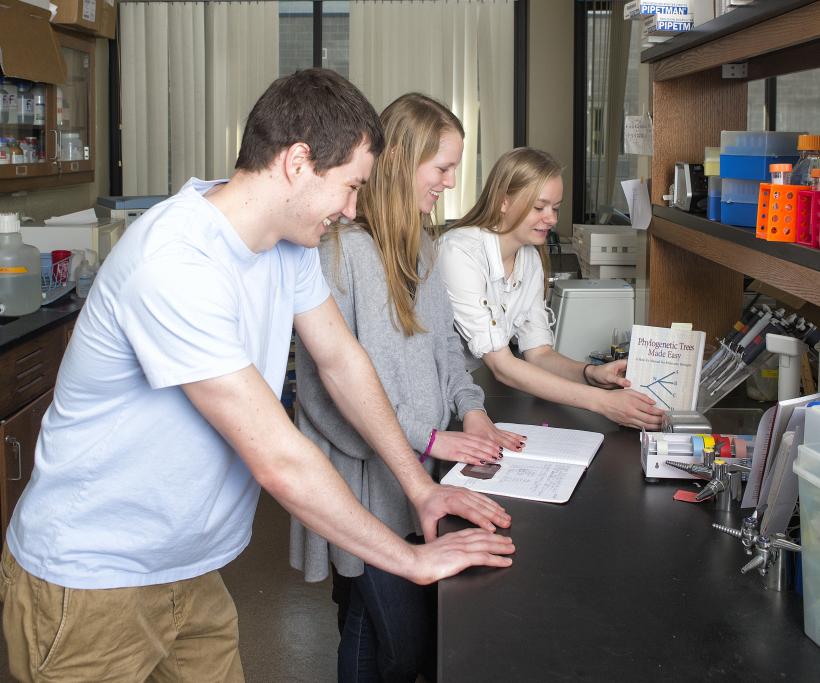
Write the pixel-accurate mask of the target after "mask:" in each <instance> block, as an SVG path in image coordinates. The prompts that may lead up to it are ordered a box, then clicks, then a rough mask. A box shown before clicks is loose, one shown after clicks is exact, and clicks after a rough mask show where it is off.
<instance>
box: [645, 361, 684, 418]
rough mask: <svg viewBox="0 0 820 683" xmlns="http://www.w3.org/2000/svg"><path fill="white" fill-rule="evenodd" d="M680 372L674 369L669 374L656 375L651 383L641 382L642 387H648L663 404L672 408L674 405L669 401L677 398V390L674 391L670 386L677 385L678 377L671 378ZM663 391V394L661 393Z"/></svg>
mask: <svg viewBox="0 0 820 683" xmlns="http://www.w3.org/2000/svg"><path fill="white" fill-rule="evenodd" d="M677 374H678V371H677V370H673V371H672V372H670V373H669V374H667V375H664V376H663V377H654V378H653V379H652V381H651V382H650V383H649V384H641V387H642V388H644V389H646V390H647V391H648V392H649V393H650V394H652V395H653V396H654V397H655V398H657V399H658V400H659V401H660V402H661V403H663V405H665V406H666V407H667V408H668V409H669V410H672V406H671V405H669V401H671V400H672V399H674V398H675V392H674V391H672V389H671V388H670V387H677V386H678V382H677V378H676V379H670V378H672V377H674V376H675V375H677ZM659 392H662V393H663V395H661V393H659Z"/></svg>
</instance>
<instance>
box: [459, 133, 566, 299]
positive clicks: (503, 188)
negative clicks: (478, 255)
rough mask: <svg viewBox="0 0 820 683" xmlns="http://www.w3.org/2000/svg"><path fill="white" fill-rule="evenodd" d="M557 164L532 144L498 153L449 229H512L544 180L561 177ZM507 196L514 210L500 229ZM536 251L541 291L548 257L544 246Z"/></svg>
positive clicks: (522, 219) (533, 202)
mask: <svg viewBox="0 0 820 683" xmlns="http://www.w3.org/2000/svg"><path fill="white" fill-rule="evenodd" d="M561 171H562V167H561V164H560V163H558V161H557V160H556V159H555V157H553V156H552V155H551V154H547V153H546V152H542V151H541V150H540V149H534V148H532V147H517V148H515V149H512V150H510V151H509V152H505V153H504V154H502V155H501V156H500V157H499V159H498V161H496V162H495V165H494V166H493V168H492V170H491V171H490V175H489V177H488V178H487V183H486V184H485V185H484V188H483V189H482V190H481V195H480V196H479V198H478V200H477V201H476V203H475V205H474V206H473V208H472V209H470V210H469V211H468V212H467V213H466V215H465V216H464V217H463V218H462V219H460V220H458V221H456V222H455V223H454V224H453V225H452V226H451V229H452V228H460V227H464V226H477V227H480V228H484V229H485V230H490V231H491V232H496V233H498V234H506V233H509V232H512V231H513V230H515V229H516V228H517V227H518V226H519V225H521V223H522V222H523V221H524V219H525V218H526V217H527V214H528V213H529V212H530V210H531V209H532V207H533V205H534V204H535V201H536V200H537V199H538V195H539V194H540V193H541V189H542V188H543V187H544V183H546V182H547V181H548V180H550V179H552V178H556V177H560V176H561ZM505 199H509V201H508V203H507V206H508V207H510V209H514V210H515V213H513V214H511V215H509V216H508V223H509V225H508V227H507V228H506V229H504V230H502V229H501V223H502V219H503V217H504V215H503V214H502V212H501V206H502V204H503V203H504V200H505ZM538 253H539V255H540V257H541V263H542V265H543V267H544V287H545V289H544V291H545V292H546V291H547V289H546V287H547V278H548V276H549V257H548V254H547V250H546V247H539V248H538Z"/></svg>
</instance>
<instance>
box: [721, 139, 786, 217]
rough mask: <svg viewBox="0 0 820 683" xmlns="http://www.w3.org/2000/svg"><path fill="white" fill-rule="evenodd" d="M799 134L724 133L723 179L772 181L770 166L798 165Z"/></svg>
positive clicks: (722, 144)
mask: <svg viewBox="0 0 820 683" xmlns="http://www.w3.org/2000/svg"><path fill="white" fill-rule="evenodd" d="M798 135H800V133H787V132H772V131H762V130H724V131H721V133H720V175H721V177H723V178H737V179H740V180H757V181H758V182H768V181H769V165H770V164H794V163H796V161H797V159H798V155H797V136H798ZM724 222H725V221H724Z"/></svg>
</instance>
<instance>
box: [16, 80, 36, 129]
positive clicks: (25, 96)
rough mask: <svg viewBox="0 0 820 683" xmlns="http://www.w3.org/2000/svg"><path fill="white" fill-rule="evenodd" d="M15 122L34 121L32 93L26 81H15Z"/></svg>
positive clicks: (26, 122)
mask: <svg viewBox="0 0 820 683" xmlns="http://www.w3.org/2000/svg"><path fill="white" fill-rule="evenodd" d="M17 123H25V124H29V125H30V124H32V123H34V95H33V94H32V92H31V84H30V83H29V82H28V81H18V82H17Z"/></svg>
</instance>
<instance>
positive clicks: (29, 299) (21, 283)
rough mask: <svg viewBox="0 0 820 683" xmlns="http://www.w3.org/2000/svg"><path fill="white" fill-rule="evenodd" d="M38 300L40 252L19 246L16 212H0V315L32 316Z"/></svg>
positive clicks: (39, 298) (28, 246)
mask: <svg viewBox="0 0 820 683" xmlns="http://www.w3.org/2000/svg"><path fill="white" fill-rule="evenodd" d="M42 301H43V297H42V293H41V288H40V251H39V250H38V249H37V248H36V247H32V246H30V245H28V244H23V237H22V235H21V234H20V220H19V219H18V217H17V214H16V213H0V316H18V315H27V314H28V313H34V311H36V310H37V309H38V308H40V304H41V303H42Z"/></svg>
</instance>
